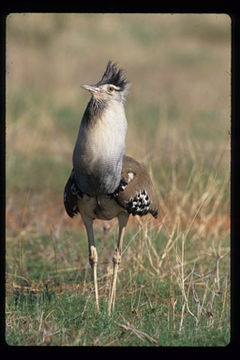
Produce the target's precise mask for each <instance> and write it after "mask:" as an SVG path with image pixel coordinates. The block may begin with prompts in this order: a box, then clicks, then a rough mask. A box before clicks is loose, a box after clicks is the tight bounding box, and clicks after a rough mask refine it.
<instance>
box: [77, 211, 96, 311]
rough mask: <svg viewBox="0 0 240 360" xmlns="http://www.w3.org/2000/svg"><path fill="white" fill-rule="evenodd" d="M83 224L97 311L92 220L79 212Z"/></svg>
mask: <svg viewBox="0 0 240 360" xmlns="http://www.w3.org/2000/svg"><path fill="white" fill-rule="evenodd" d="M81 216H82V219H83V222H84V225H85V227H86V231H87V237H88V247H89V263H90V265H91V268H92V271H93V281H94V289H95V298H96V308H97V311H99V302H98V283H97V262H98V256H97V249H96V246H95V241H94V234H93V220H92V218H90V217H88V216H86V215H84V214H81Z"/></svg>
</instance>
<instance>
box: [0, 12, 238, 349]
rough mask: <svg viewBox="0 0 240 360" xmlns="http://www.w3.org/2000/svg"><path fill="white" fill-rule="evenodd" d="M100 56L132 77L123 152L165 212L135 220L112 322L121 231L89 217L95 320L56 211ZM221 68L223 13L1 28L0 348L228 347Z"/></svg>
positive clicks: (25, 17)
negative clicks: (2, 270) (138, 164)
mask: <svg viewBox="0 0 240 360" xmlns="http://www.w3.org/2000/svg"><path fill="white" fill-rule="evenodd" d="M43 25H44V26H43ZM103 49H104V51H103ZM116 54H119V55H118V57H117V58H116ZM109 58H111V59H113V60H114V61H117V62H119V64H120V65H121V66H123V67H124V68H125V69H126V73H127V75H128V77H129V79H130V81H131V83H132V86H131V89H130V93H129V96H128V100H127V103H126V114H127V118H128V133H127V153H128V154H129V155H132V156H134V157H135V158H136V159H138V160H140V161H142V162H143V163H145V165H146V166H147V168H148V170H149V172H150V174H151V175H152V178H153V181H154V183H155V187H156V190H157V193H158V196H159V202H160V218H159V220H157V221H156V220H153V219H151V217H150V216H149V217H145V218H137V217H134V218H131V221H130V223H129V226H128V228H127V232H126V236H125V240H124V247H123V257H122V263H121V266H120V273H119V280H118V284H117V298H116V301H115V311H114V313H113V314H112V315H111V316H110V317H109V316H108V315H107V303H108V296H109V288H110V282H111V275H112V256H113V251H114V248H115V244H116V238H117V223H116V221H111V222H109V223H108V224H107V223H102V222H101V221H96V223H95V237H96V245H97V249H98V256H99V266H98V275H99V296H100V310H101V311H100V313H99V314H96V312H95V306H94V305H95V304H94V292H93V284H92V276H91V269H90V266H89V264H88V249H87V240H86V235H85V231H84V228H83V225H82V222H81V220H80V217H79V218H75V219H74V220H72V219H70V218H68V217H67V215H66V214H65V212H64V208H63V201H62V197H63V195H62V192H63V188H64V185H65V182H66V180H67V177H68V176H69V173H70V171H71V156H72V150H73V146H74V142H75V139H76V135H77V131H78V127H79V123H80V119H81V116H82V112H83V110H84V108H85V106H86V103H87V101H88V99H89V97H88V94H85V93H84V92H81V90H80V87H79V85H80V84H81V83H88V82H90V83H91V82H94V81H96V80H97V79H98V78H99V76H100V75H101V72H102V71H103V69H104V66H105V65H106V63H107V61H108V59H109ZM96 59H97V60H96ZM229 74H230V19H229V18H228V17H227V16H225V15H219V14H218V15H214V14H205V15H204V14H198V15H194V14H188V15H184V14H181V15H168V14H132V15H131V14H98V15H97V14H78V15H76V14H11V15H10V16H9V17H8V18H7V108H6V110H7V124H6V125H7V126H6V127H7V149H6V159H7V169H6V170H7V189H6V190H7V196H6V203H7V204H6V205H7V207H6V216H7V224H6V225H7V231H6V305H5V308H6V342H7V343H8V344H10V345H17V346H18V345H29V346H34V345H40V346H46V345H57V346H63V345H65V346H92V345H93V346H226V345H227V344H228V343H229V341H230V327H231V324H230V280H231V279H230V205H229V197H230V184H229V177H230V171H229V167H230V158H229V154H230V144H229V140H230V139H229V138H230V137H229V128H230V120H229V119H230V76H229Z"/></svg>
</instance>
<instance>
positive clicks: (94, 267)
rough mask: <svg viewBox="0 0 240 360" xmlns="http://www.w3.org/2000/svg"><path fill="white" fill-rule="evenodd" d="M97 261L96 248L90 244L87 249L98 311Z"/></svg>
mask: <svg viewBox="0 0 240 360" xmlns="http://www.w3.org/2000/svg"><path fill="white" fill-rule="evenodd" d="M97 262H98V256H97V250H96V248H95V246H91V247H90V251H89V263H90V265H91V267H92V271H93V281H94V289H95V299H96V308H97V311H99V301H98V283H97Z"/></svg>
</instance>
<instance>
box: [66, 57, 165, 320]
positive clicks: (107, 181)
mask: <svg viewBox="0 0 240 360" xmlns="http://www.w3.org/2000/svg"><path fill="white" fill-rule="evenodd" d="M129 86H130V83H129V81H128V80H127V78H126V76H125V75H124V72H123V70H122V69H120V68H119V67H118V65H117V64H116V63H114V62H112V61H111V60H109V61H108V63H107V67H106V70H105V72H104V73H103V76H102V78H101V80H100V81H98V82H97V83H96V84H94V85H87V84H84V85H81V87H82V88H83V89H85V90H87V91H89V92H90V95H91V98H90V101H89V102H88V104H87V107H86V109H85V112H84V114H83V117H82V120H81V123H80V128H79V132H78V135H77V139H76V143H75V147H74V151H73V156H72V171H71V174H70V176H69V178H68V180H67V182H66V185H65V188H64V206H65V210H66V213H67V214H68V215H69V216H70V217H71V218H73V217H74V216H75V215H77V214H80V215H81V218H82V221H83V224H84V225H85V229H86V233H87V238H88V248H89V264H90V266H91V268H92V274H93V282H94V292H95V303H96V310H97V311H99V296H98V281H97V263H98V254H97V249H96V245H95V241H94V231H93V222H94V220H95V219H100V220H112V219H113V218H117V219H118V239H117V246H116V249H115V251H114V254H113V260H112V261H113V275H112V283H111V288H110V295H109V301H108V314H109V315H110V314H111V312H112V310H113V309H114V304H115V293H116V282H117V274H118V269H119V265H120V263H121V255H122V246H123V238H124V233H125V229H126V226H127V223H128V219H129V216H130V215H132V216H135V215H138V216H143V215H147V214H151V215H152V216H153V217H154V218H157V217H158V209H159V205H158V197H157V194H156V191H155V189H154V187H153V183H152V180H151V178H150V176H149V174H148V172H147V169H146V167H145V166H144V165H143V164H141V163H139V162H138V161H137V160H135V159H134V158H133V157H131V156H128V155H126V154H125V140H126V132H127V119H126V114H125V109H124V103H125V100H126V95H127V93H128V89H129ZM113 300H114V301H113Z"/></svg>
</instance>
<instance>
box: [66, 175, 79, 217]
mask: <svg viewBox="0 0 240 360" xmlns="http://www.w3.org/2000/svg"><path fill="white" fill-rule="evenodd" d="M82 196H83V194H82V193H81V192H80V190H79V189H78V188H77V184H76V181H75V172H74V170H72V172H71V175H70V176H69V179H68V181H67V183H66V185H65V188H64V206H65V210H66V212H67V214H68V215H69V216H70V217H74V215H76V214H77V213H78V212H79V209H78V200H79V198H80V197H82Z"/></svg>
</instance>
